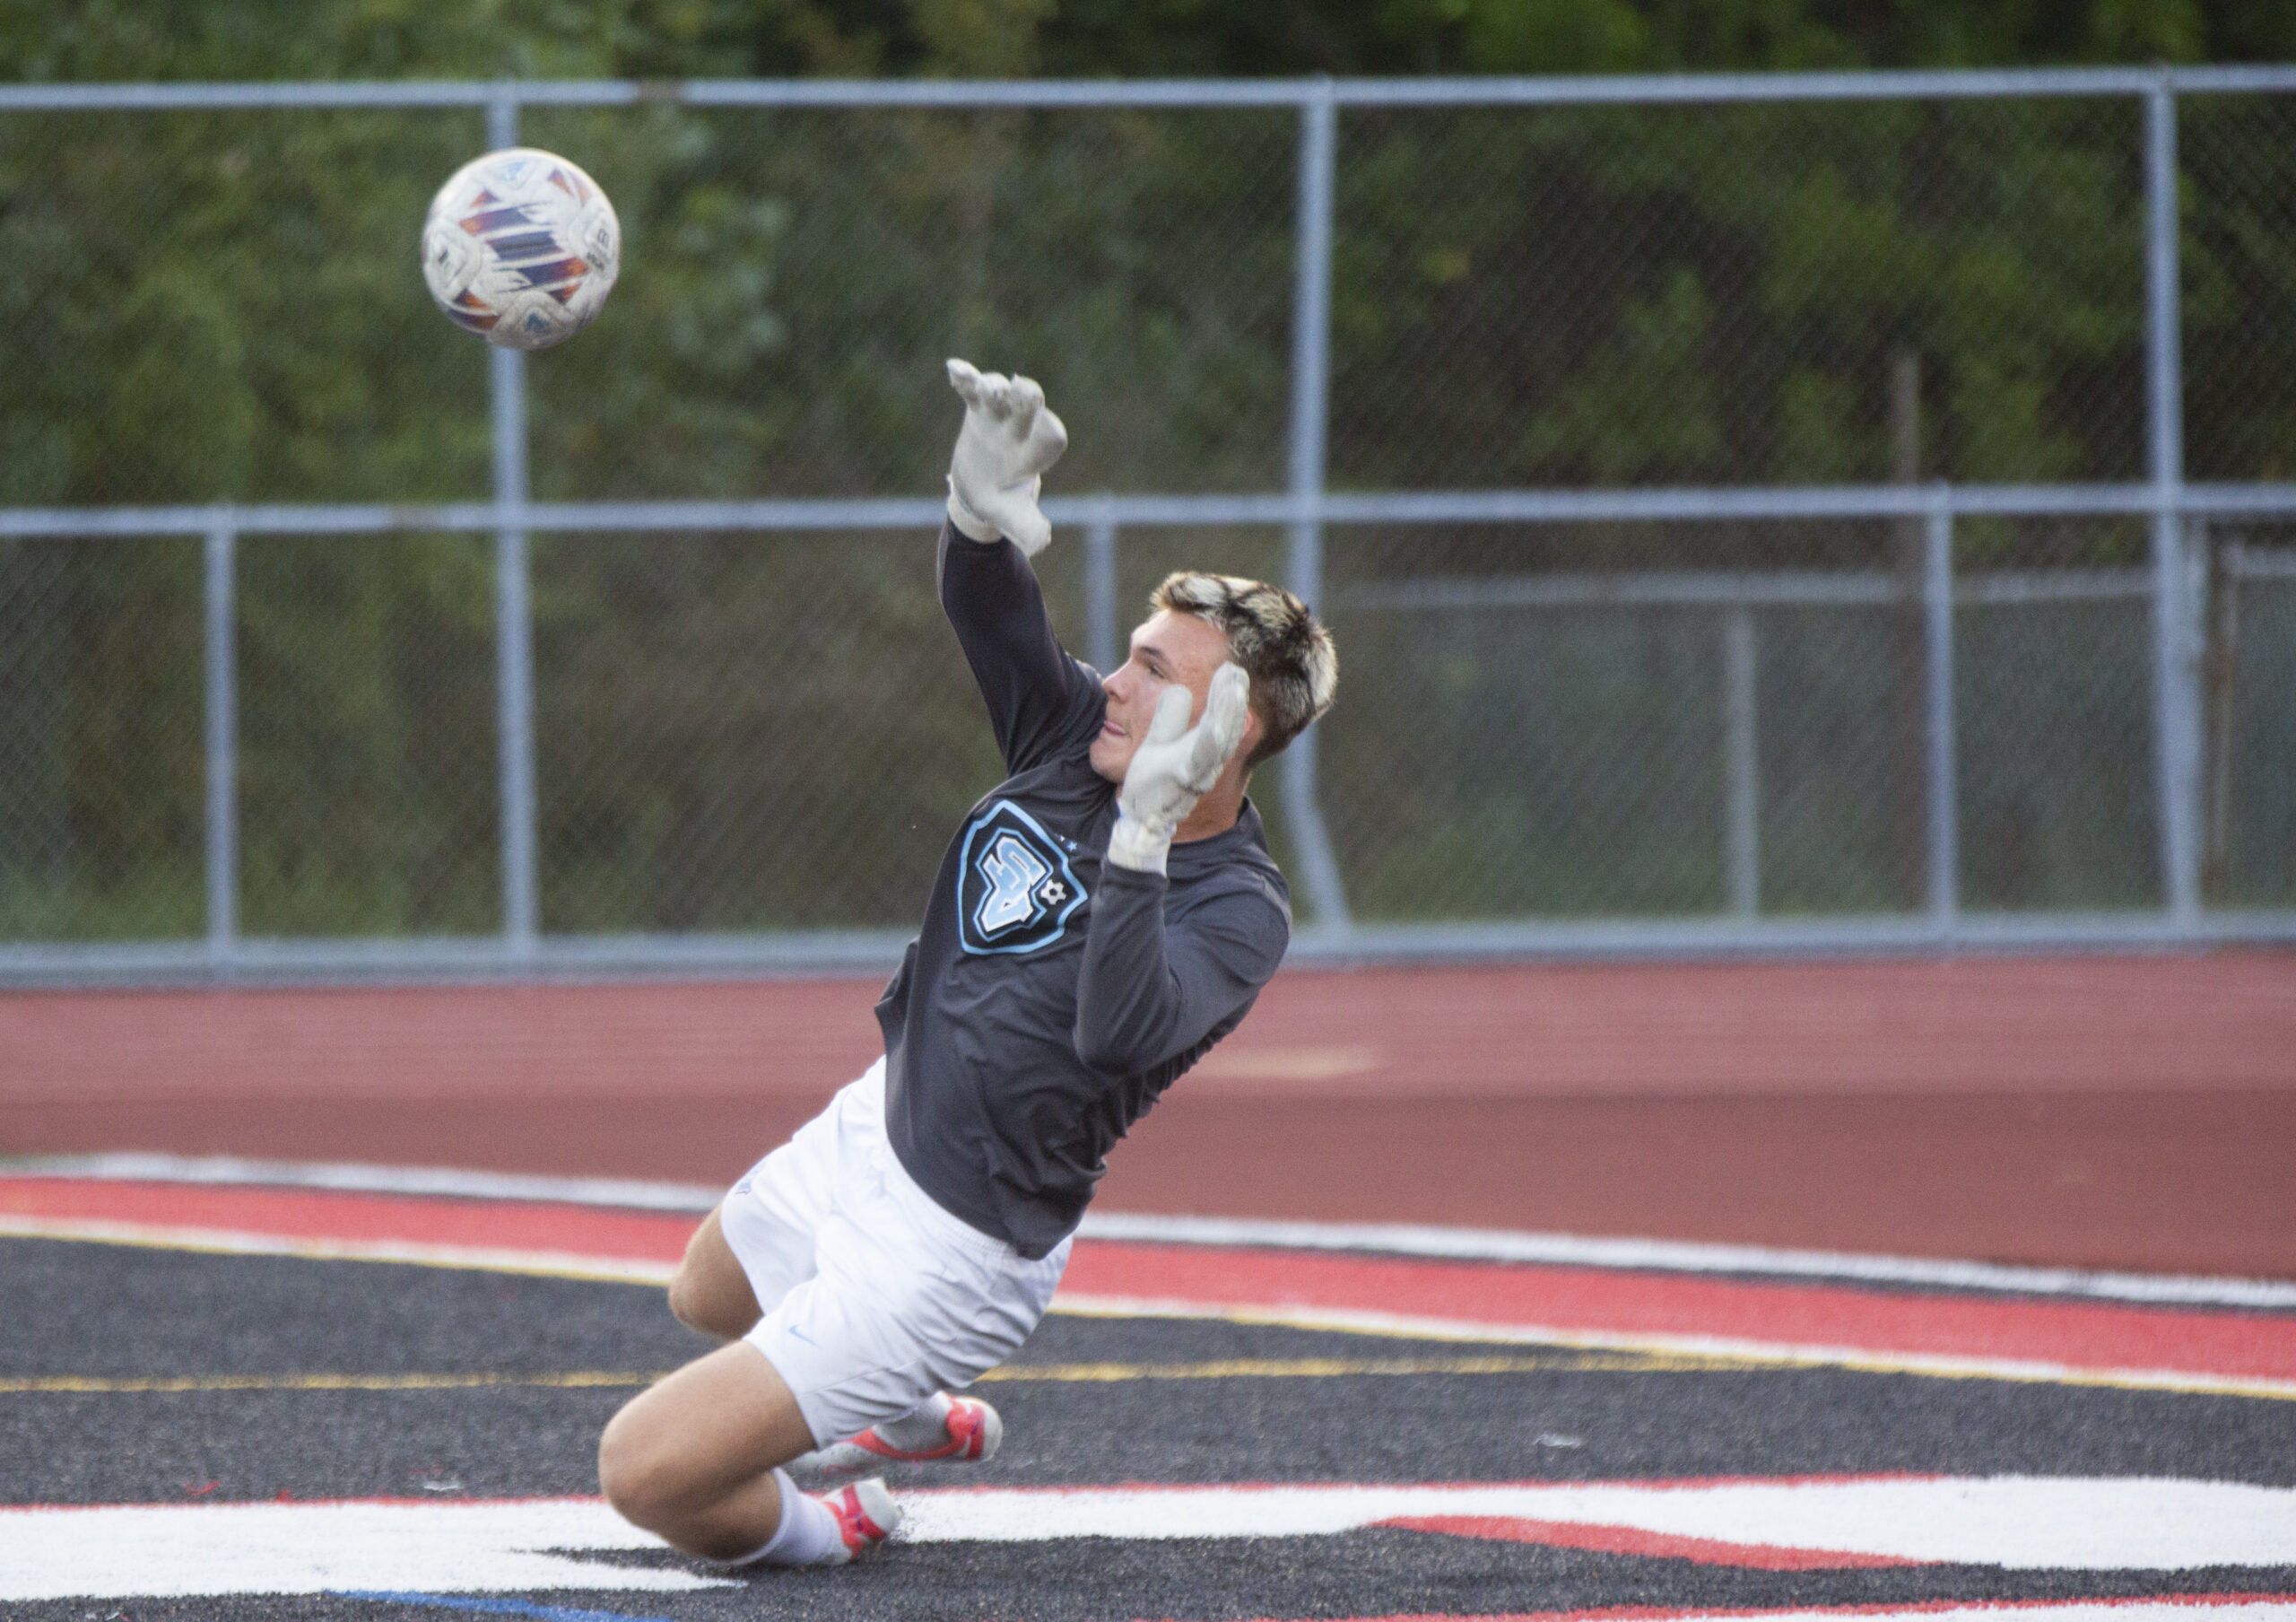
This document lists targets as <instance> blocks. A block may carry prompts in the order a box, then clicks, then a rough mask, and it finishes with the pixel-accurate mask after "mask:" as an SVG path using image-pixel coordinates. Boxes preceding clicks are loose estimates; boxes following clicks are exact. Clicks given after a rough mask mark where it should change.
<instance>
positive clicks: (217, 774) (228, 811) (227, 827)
mask: <svg viewBox="0 0 2296 1622" xmlns="http://www.w3.org/2000/svg"><path fill="white" fill-rule="evenodd" d="M238 552H239V536H238V534H237V532H236V531H234V530H233V529H232V528H231V526H230V523H229V522H228V521H227V520H226V519H222V518H220V517H219V518H218V519H217V520H216V524H215V527H214V528H212V529H210V530H209V531H208V532H207V587H206V599H207V638H206V658H207V740H206V743H207V954H208V955H209V956H210V957H211V958H213V960H214V961H215V963H216V964H219V965H222V964H229V963H230V960H231V955H232V948H233V946H234V945H235V943H236V942H237V941H238V939H239V604H238V597H237V591H236V586H237V578H236V577H237V572H238V571H237V564H238Z"/></svg>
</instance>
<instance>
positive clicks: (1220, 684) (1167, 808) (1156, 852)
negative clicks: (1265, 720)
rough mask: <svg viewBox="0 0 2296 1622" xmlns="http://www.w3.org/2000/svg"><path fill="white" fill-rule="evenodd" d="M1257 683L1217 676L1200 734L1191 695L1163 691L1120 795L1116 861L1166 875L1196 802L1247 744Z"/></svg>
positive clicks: (1220, 672) (1233, 670)
mask: <svg viewBox="0 0 2296 1622" xmlns="http://www.w3.org/2000/svg"><path fill="white" fill-rule="evenodd" d="M1250 687H1251V683H1250V680H1249V678H1248V677H1247V676H1245V675H1244V667H1242V666H1241V665H1222V666H1221V667H1220V668H1219V669H1217V670H1215V671H1213V673H1212V691H1211V693H1210V694H1209V695H1208V696H1207V697H1206V698H1205V702H1204V719H1202V720H1200V721H1198V722H1197V723H1196V726H1195V727H1194V728H1189V726H1188V724H1187V712H1188V710H1189V708H1190V707H1191V706H1192V705H1193V704H1194V702H1195V698H1194V695H1193V694H1191V693H1189V692H1188V690H1187V688H1186V687H1182V686H1178V685H1173V686H1170V687H1167V688H1165V689H1164V691H1163V692H1162V693H1161V694H1160V695H1159V696H1158V697H1157V700H1156V718H1155V719H1153V720H1152V721H1150V722H1149V723H1148V736H1147V737H1144V738H1142V739H1141V740H1140V746H1139V748H1137V749H1135V750H1134V751H1133V754H1132V763H1131V764H1130V765H1129V766H1127V767H1126V768H1125V772H1124V786H1123V787H1122V788H1121V789H1118V790H1117V797H1116V805H1117V818H1116V829H1115V831H1114V832H1113V833H1110V834H1109V860H1110V861H1112V862H1114V863H1115V864H1116V865H1117V866H1118V867H1119V868H1132V869H1133V870H1134V871H1135V872H1140V873H1161V872H1162V871H1163V870H1164V859H1165V857H1166V856H1167V855H1169V854H1170V850H1171V848H1172V834H1173V833H1174V832H1175V831H1176V830H1177V829H1178V827H1179V825H1180V824H1182V823H1184V822H1186V821H1187V814H1188V813H1189V812H1191V811H1193V810H1195V809H1196V801H1197V800H1198V799H1199V798H1202V797H1203V795H1204V793H1205V790H1207V789H1210V788H1211V787H1212V785H1213V784H1214V783H1216V782H1218V781H1219V780H1220V772H1221V769H1222V767H1224V766H1225V765H1226V764H1227V763H1228V757H1229V756H1230V755H1231V754H1234V753H1235V752H1236V746H1237V745H1238V744H1239V743H1240V742H1242V741H1243V737H1244V722H1245V719H1246V718H1247V714H1248V710H1247V705H1246V699H1247V697H1248V693H1249V692H1250Z"/></svg>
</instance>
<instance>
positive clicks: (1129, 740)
mask: <svg viewBox="0 0 2296 1622" xmlns="http://www.w3.org/2000/svg"><path fill="white" fill-rule="evenodd" d="M1227 662H1228V639H1227V638H1226V637H1224V636H1222V635H1221V634H1220V632H1219V629H1218V627H1216V626H1214V625H1213V624H1212V622H1211V621H1209V620H1200V619H1198V618H1196V615H1192V614H1174V613H1173V612H1172V611H1171V610H1170V609H1169V608H1161V609H1159V610H1157V613H1156V616H1155V618H1153V619H1152V620H1150V621H1149V622H1148V623H1147V624H1144V625H1143V626H1141V627H1140V629H1139V630H1137V631H1135V632H1133V633H1132V657H1131V658H1128V659H1126V660H1125V662H1124V663H1123V664H1121V665H1119V666H1118V667H1116V668H1115V669H1114V670H1112V671H1110V672H1109V674H1108V675H1107V676H1103V677H1101V678H1100V688H1101V690H1102V691H1103V692H1105V693H1107V694H1108V695H1109V707H1108V714H1107V716H1106V717H1105V718H1104V719H1102V720H1101V722H1100V736H1099V737H1095V738H1093V739H1092V749H1091V762H1092V770H1093V771H1095V772H1099V773H1100V775H1101V776H1102V777H1104V778H1106V779H1108V780H1109V781H1110V782H1112V783H1120V782H1122V781H1123V780H1124V772H1125V768H1126V767H1127V766H1129V765H1131V764H1132V755H1133V752H1134V751H1135V750H1136V749H1138V748H1139V747H1140V740H1141V739H1142V738H1144V737H1146V736H1147V735H1148V723H1149V722H1150V721H1152V720H1153V719H1156V699H1157V695H1158V694H1160V693H1162V692H1163V691H1164V689H1165V688H1167V687H1170V686H1174V685H1178V686H1182V687H1186V688H1187V690H1188V692H1189V693H1192V694H1194V695H1195V701H1196V702H1194V703H1193V704H1192V705H1190V706H1189V709H1188V724H1189V725H1190V726H1194V725H1195V724H1196V722H1197V721H1199V720H1201V719H1204V701H1205V694H1206V693H1209V692H1210V691H1211V689H1212V673H1213V671H1215V670H1217V669H1219V668H1220V667H1221V666H1222V665H1224V664H1226V663H1227ZM1258 737H1259V718H1258V717H1257V716H1254V717H1252V718H1251V719H1249V720H1248V721H1247V722H1246V723H1245V725H1244V741H1243V742H1242V743H1241V744H1239V745H1238V746H1237V748H1236V754H1238V755H1239V756H1241V755H1245V754H1249V753H1250V752H1251V747H1252V745H1253V744H1254V743H1256V742H1257V741H1258Z"/></svg>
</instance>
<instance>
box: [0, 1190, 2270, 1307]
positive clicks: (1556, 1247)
mask: <svg viewBox="0 0 2296 1622" xmlns="http://www.w3.org/2000/svg"><path fill="white" fill-rule="evenodd" d="M7 1173H15V1174H18V1175H22V1176H43V1177H77V1178H89V1179H94V1180H109V1181H117V1182H194V1183H252V1184H265V1185H270V1186H274V1187H286V1188H312V1189H331V1190H339V1191H343V1192H355V1193H378V1194H416V1195H426V1194H427V1195H433V1196H445V1197H448V1198H454V1199H524V1200H537V1201H546V1202H552V1203H557V1204H566V1205H594V1206H609V1207H615V1208H624V1209H635V1210H657V1211H692V1212H695V1213H697V1214H698V1213H700V1212H703V1211H707V1210H709V1209H710V1208H712V1207H713V1206H715V1205H716V1204H717V1203H718V1199H719V1197H720V1196H721V1195H722V1193H723V1191H724V1190H720V1189H718V1188H715V1187H711V1186H707V1185H703V1184H698V1183H677V1182H632V1181H628V1180H624V1179H619V1178H608V1177H535V1176H526V1175H520V1174H517V1173H496V1172H469V1171H458V1170H456V1169H453V1168H451V1167H420V1166H415V1167H403V1166H375V1165H354V1164H325V1163H297V1162H286V1161H266V1160H242V1159H237V1158H231V1157H224V1156H214V1157H202V1158H190V1157H185V1156H179V1155H46V1156H36V1157H28V1158H22V1159H13V1160H4V1161H0V1175H4V1174H7ZM1080 1232H1081V1234H1082V1236H1083V1237H1084V1238H1087V1239H1108V1240H1129V1241H1133V1242H1135V1243H1151V1244H1200V1245H1212V1246H1249V1247H1259V1248H1266V1249H1275V1250H1307V1251H1370V1252H1373V1253H1376V1254H1383V1255H1393V1256H1413V1257H1420V1258H1424V1259H1428V1260H1457V1261H1512V1262H1545V1263H1549V1264H1554V1265H1560V1266H1566V1267H1590V1268H1610V1269H1639V1270H1647V1271H1657V1272H1682V1273H1739V1274H1770V1275H1775V1276H1779V1277H1787V1278H1817V1279H1832V1280H1840V1281H1847V1282H1855V1283H1861V1284H1904V1285H1913V1286H1920V1287H1925V1288H1931V1289H1957V1290H1972V1291H1982V1292H1987V1293H1995V1294H2004V1295H2066V1296H2075V1297H2082V1298H2088V1299H2094V1300H2103V1301H2126V1302H2135V1303H2146V1304H2158V1305H2170V1304H2176V1305H2194V1306H2226V1307H2242V1308H2248V1309H2251V1310H2257V1309H2261V1310H2266V1311H2272V1310H2283V1309H2296V1283H2290V1282H2283V1281H2277V1280H2272V1279H2261V1278H2199V1277H2190V1276H2184V1275H2177V1274H2158V1273H2125V1272H2099V1271H2091V1270H2086V1269H2075V1268H2034V1267H2005V1266H2000V1265H1997V1264H1995V1263H1992V1262H1983V1261H1944V1260H1926V1259H1923V1258H1920V1257H1911V1256H1872V1255H1863V1254H1858V1253H1856V1252H1851V1251H1796V1250H1781V1249H1775V1248H1772V1247H1770V1246H1767V1245H1747V1244H1705V1243H1690V1242H1686V1241H1676V1240H1662V1239H1601V1238H1589V1237H1586V1236H1583V1235H1579V1234H1533V1233H1511V1232H1505V1231H1501V1230H1496V1229H1486V1228H1448V1227H1429V1226H1422V1225H1414V1224H1407V1223H1384V1222H1363V1223H1328V1222H1274V1221H1261V1220H1256V1219H1250V1218H1239V1217H1221V1216H1156V1215H1149V1214H1142V1215H1134V1214H1131V1213H1126V1212H1117V1211H1093V1212H1088V1213H1087V1214H1086V1215H1085V1217H1084V1225H1083V1228H1082V1230H1080Z"/></svg>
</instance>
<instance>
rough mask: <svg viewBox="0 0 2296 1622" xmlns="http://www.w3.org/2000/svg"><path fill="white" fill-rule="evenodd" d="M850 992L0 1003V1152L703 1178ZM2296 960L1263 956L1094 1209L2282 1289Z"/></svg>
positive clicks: (31, 998) (408, 994) (1122, 1155)
mask: <svg viewBox="0 0 2296 1622" xmlns="http://www.w3.org/2000/svg"><path fill="white" fill-rule="evenodd" d="M879 983H880V982H878V981H874V980H871V981H769V982H756V983H744V984H716V985H600V986H532V987H517V988H485V989H480V988H455V989H444V990H439V989H430V990H223V991H209V990H192V991H164V992H161V991H152V992H80V993H16V994H11V995H7V996H4V997H0V1154H33V1153H54V1152H69V1151H84V1150H111V1149H123V1148H142V1149H155V1150H162V1151H170V1152H174V1153H179V1154H215V1153H228V1154H237V1155H257V1156H265V1157H271V1158H278V1159H300V1160H338V1161H363V1162H378V1163H389V1164H449V1165H463V1166H472V1167H483V1168H491V1169H498V1170H515V1171H533V1172H548V1173H588V1174H604V1175H620V1176H637V1177H668V1178H674V1179H677V1180H681V1181H685V1182H718V1181H726V1180H730V1178H731V1177H732V1176H733V1175H734V1174H735V1173H737V1172H738V1171H739V1170H740V1169H741V1168H742V1167H743V1166H744V1164H746V1163H747V1161H748V1160H749V1159H750V1158H752V1156H753V1155H755V1154H757V1153H758V1152H760V1151H761V1149H762V1148H763V1147H766V1146H768V1145H770V1143H771V1142H773V1141H776V1140H778V1138H780V1137H781V1136H783V1135H785V1134H786V1133H787V1131H788V1130H789V1129H791V1128H792V1127H794V1126H795V1125H796V1123H797V1122H798V1121H801V1120H803V1119H804V1117H805V1116H806V1115H807V1114H809V1113H810V1112H812V1111H813V1109H814V1108H816V1107H817V1106H818V1104H819V1103H820V1102H821V1101H822V1099H823V1098H825V1097H826V1096H827V1094H829V1093H830V1091H831V1090H832V1089H833V1088H834V1087H835V1086H837V1085H838V1084H839V1083H840V1082H841V1081H843V1080H845V1079H847V1078H848V1077H851V1076H852V1075H854V1074H856V1073H857V1072H858V1071H859V1070H860V1068H862V1067H863V1066H864V1065H865V1063H866V1062H867V1060H868V1059H869V1058H870V1057H871V1056H872V1055H873V1054H874V1051H875V1042H876V1031H875V1026H874V1021H873V1020H872V1018H871V1016H870V1013H869V1008H870V1004H871V1003H872V1001H873V1000H874V997H875V995H876V992H877V990H878V986H879ZM2292 1147H2296V956H2291V955H2281V954H2272V953H2262V952H2243V953H2220V954H2213V955H2173V956H2147V957H2083V958H2068V959H2041V958H2002V959H1982V958H1980V959H1963V960H1955V961H1934V962H1933V961H1900V962H1880V963H1839V964H1721V965H1699V966H1688V965H1667V966H1651V965H1635V966H1605V967H1504V968H1476V969H1455V970H1433V969H1427V970H1412V971H1395V970H1390V971H1355V972H1288V973H1285V974H1283V975H1281V976H1279V977H1278V979H1277V980H1276V981H1275V982H1274V984H1273V985H1272V986H1270V988H1269V989H1268V990H1267V992H1266V994H1265V997H1264V998H1262V1002H1261V1006H1260V1007H1259V1009H1258V1010H1257V1012H1256V1013H1255V1014H1254V1016H1253V1017H1252V1018H1251V1020H1250V1021H1249V1022H1248V1024H1247V1025H1246V1026H1245V1027H1244V1029H1243V1030H1242V1031H1241V1032H1240V1033H1239V1034H1238V1035H1237V1036H1235V1037H1233V1038H1231V1040H1230V1041H1229V1042H1228V1043H1226V1044H1225V1045H1223V1046H1222V1048H1221V1049H1220V1050H1219V1051H1216V1052H1215V1053H1214V1054H1213V1057H1212V1059H1211V1060H1208V1061H1207V1062H1206V1064H1205V1066H1203V1067H1202V1068H1200V1069H1199V1070H1198V1071H1197V1072H1196V1073H1195V1074H1193V1075H1191V1076H1189V1077H1187V1078H1186V1079H1185V1080H1184V1081H1183V1082H1182V1083H1181V1084H1180V1086H1178V1088H1176V1089H1175V1091H1174V1093H1173V1094H1172V1095H1171V1097H1170V1099H1169V1100H1168V1101H1167V1102H1166V1103H1165V1104H1164V1105H1163V1106H1162V1107H1161V1108H1160V1109H1159V1110H1158V1111H1157V1112H1155V1113H1154V1114H1153V1115H1152V1117H1151V1118H1149V1120H1147V1121H1144V1123H1143V1124H1142V1125H1141V1127H1140V1128H1139V1129H1137V1130H1136V1131H1135V1134H1134V1138H1133V1140H1132V1141H1131V1142H1129V1143H1127V1144H1126V1145H1125V1146H1124V1147H1123V1148H1122V1149H1121V1150H1120V1151H1119V1152H1118V1154H1117V1155H1116V1156H1114V1158H1113V1161H1112V1166H1113V1170H1112V1172H1111V1173H1110V1176H1109V1182H1108V1183H1107V1185H1106V1188H1105V1190H1104V1192H1103V1195H1102V1198H1101V1201H1100V1208H1103V1209H1108V1210H1120V1211H1144V1212H1151V1211H1152V1212H1200V1213H1215V1214H1219V1215H1224V1216H1276V1217H1310V1218H1319V1219H1326V1220H1382V1221H1409V1222H1427V1223H1439V1224H1448V1225H1468V1226H1477V1227H1492V1228H1509V1229H1530V1230H1558V1231H1564V1232H1575V1233H1584V1234H1635V1235H1643V1236H1649V1237H1662V1238H1677V1239H1692V1240H1709V1241H1726V1242H1741V1243H1761V1244H1772V1245H1785V1246H1797V1247H1825V1248H1835V1249H1841V1250H1848V1251H1881V1252H1894V1253H1900V1254H1910V1255H1929V1256H1950V1257H1966V1258H1986V1259H1997V1260H2016V1261H2031V1262H2043V1263H2066V1264H2075V1265H2083V1266H2100V1267H2114V1268H2129V1269H2152V1270H2167V1271H2199V1272H2233V1273H2245V1274H2252V1275H2264V1276H2271V1277H2282V1278H2288V1277H2296V1177H2292V1176H2290V1175H2289V1173H2288V1155H2289V1152H2290V1150H2291V1148H2292Z"/></svg>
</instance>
